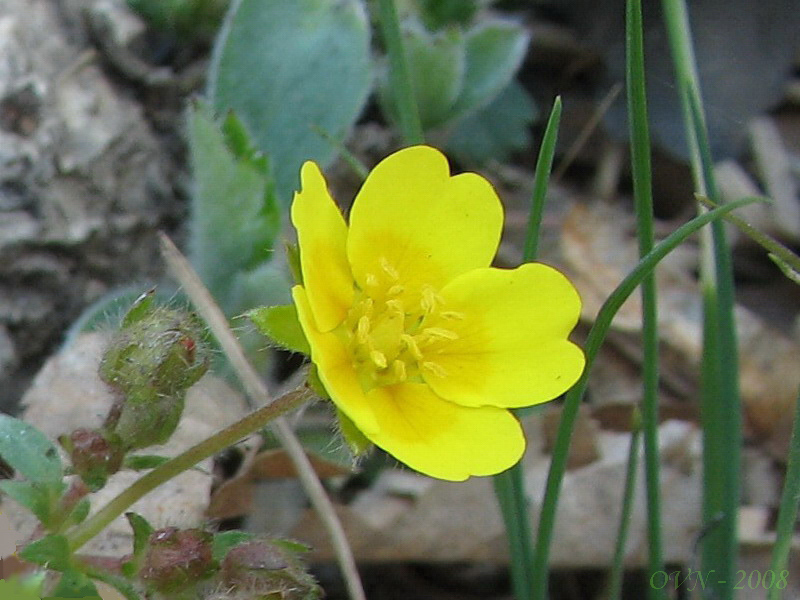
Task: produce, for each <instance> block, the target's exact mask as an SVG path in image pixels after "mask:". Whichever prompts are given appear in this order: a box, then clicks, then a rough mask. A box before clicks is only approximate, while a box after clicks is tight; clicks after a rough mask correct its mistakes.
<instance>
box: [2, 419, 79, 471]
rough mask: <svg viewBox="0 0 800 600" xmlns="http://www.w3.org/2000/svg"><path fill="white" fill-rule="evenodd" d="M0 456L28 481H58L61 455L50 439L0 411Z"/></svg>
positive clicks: (60, 469) (32, 427)
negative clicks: (59, 455)
mask: <svg viewBox="0 0 800 600" xmlns="http://www.w3.org/2000/svg"><path fill="white" fill-rule="evenodd" d="M0 456H1V457H2V458H3V459H4V460H5V461H6V462H7V463H8V464H9V465H11V466H12V467H14V469H15V470H16V471H18V472H19V473H21V474H22V475H23V476H25V477H26V478H27V479H30V480H31V481H35V482H41V483H55V482H60V481H61V478H62V475H63V469H62V466H61V459H60V458H59V457H58V450H56V447H55V445H53V442H51V441H50V440H49V439H48V438H47V436H46V435H45V434H43V433H42V432H41V431H39V430H38V429H36V428H35V427H34V426H33V425H29V424H28V423H25V422H24V421H20V420H19V419H15V418H14V417H10V416H8V415H4V414H0Z"/></svg>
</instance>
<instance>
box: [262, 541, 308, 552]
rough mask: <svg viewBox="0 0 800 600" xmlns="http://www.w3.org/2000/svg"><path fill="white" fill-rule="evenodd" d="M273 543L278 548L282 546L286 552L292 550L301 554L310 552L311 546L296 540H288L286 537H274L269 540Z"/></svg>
mask: <svg viewBox="0 0 800 600" xmlns="http://www.w3.org/2000/svg"><path fill="white" fill-rule="evenodd" d="M271 541H272V543H273V544H275V545H276V546H278V547H279V548H283V549H284V550H286V551H287V552H294V553H295V554H301V553H306V552H311V550H313V548H312V547H311V546H309V545H308V544H304V543H303V542H298V541H297V540H288V539H286V538H276V539H274V540H271Z"/></svg>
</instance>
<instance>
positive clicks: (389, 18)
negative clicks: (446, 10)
mask: <svg viewBox="0 0 800 600" xmlns="http://www.w3.org/2000/svg"><path fill="white" fill-rule="evenodd" d="M378 7H379V15H380V24H381V30H382V31H383V40H384V43H385V44H386V53H387V54H388V55H389V85H390V88H391V91H392V97H393V99H394V102H395V105H396V107H397V113H398V115H399V116H400V129H401V130H402V134H403V138H404V139H405V141H406V143H407V144H411V145H413V144H421V143H423V142H424V141H425V138H424V136H423V134H422V124H421V123H420V119H419V111H418V110H417V101H416V99H415V98H414V87H413V84H412V82H411V75H410V72H409V68H408V60H407V58H406V53H405V49H404V48H403V35H402V33H401V32H400V23H399V21H398V19H397V9H396V8H395V5H394V0H378Z"/></svg>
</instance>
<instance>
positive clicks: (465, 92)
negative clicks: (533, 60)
mask: <svg viewBox="0 0 800 600" xmlns="http://www.w3.org/2000/svg"><path fill="white" fill-rule="evenodd" d="M529 37H530V36H529V35H528V33H527V31H525V29H524V28H523V27H522V25H518V24H516V23H512V22H508V21H484V22H483V23H481V24H480V25H478V26H476V27H474V28H473V29H471V30H470V31H469V32H467V34H466V50H467V59H466V60H467V67H466V72H465V74H464V85H463V86H462V91H461V95H460V96H459V98H458V100H457V101H456V103H455V105H454V106H453V114H454V115H458V116H463V115H466V114H468V113H470V112H472V111H475V110H477V109H479V108H481V107H483V106H486V105H487V104H488V103H489V102H491V100H492V98H494V97H495V96H497V94H499V93H500V91H501V90H502V89H503V88H505V87H506V86H507V85H508V84H509V82H510V81H511V80H512V78H513V77H514V75H515V74H516V72H517V70H518V69H519V66H520V65H521V64H522V59H523V58H525V52H526V51H527V49H528V41H529Z"/></svg>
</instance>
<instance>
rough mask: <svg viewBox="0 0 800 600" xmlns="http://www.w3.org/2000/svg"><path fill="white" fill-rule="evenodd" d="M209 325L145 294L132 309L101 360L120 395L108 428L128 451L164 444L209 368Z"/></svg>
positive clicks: (107, 378)
mask: <svg viewBox="0 0 800 600" xmlns="http://www.w3.org/2000/svg"><path fill="white" fill-rule="evenodd" d="M208 363H209V358H208V351H207V348H206V344H205V330H204V328H203V326H202V324H201V323H200V321H199V320H198V318H197V317H196V316H195V315H193V314H192V313H189V312H187V311H185V310H182V309H177V308H166V307H162V306H155V305H153V295H152V293H150V294H145V295H143V296H142V297H141V298H139V300H137V301H136V303H135V304H134V305H133V306H132V307H131V309H130V310H129V311H128V314H127V315H126V316H125V317H124V319H123V321H122V327H121V328H120V329H119V331H118V332H117V333H116V334H115V335H114V337H113V338H112V340H111V342H110V344H109V347H108V350H107V351H106V353H105V355H104V356H103V359H102V361H101V363H100V376H101V377H102V378H103V380H104V381H105V382H106V383H108V384H109V385H111V386H112V387H113V388H114V389H116V390H117V391H118V392H119V394H120V399H119V400H118V402H117V404H116V405H115V406H114V408H112V410H111V412H110V413H109V416H108V418H107V419H106V423H105V428H106V429H107V430H108V431H113V432H114V433H115V434H117V435H118V436H119V438H120V440H121V442H122V445H123V447H124V448H125V449H126V450H132V449H137V448H144V447H146V446H152V445H155V444H161V443H164V442H165V441H167V440H168V439H169V437H170V436H171V435H172V433H173V432H174V431H175V428H176V427H177V425H178V421H179V420H180V417H181V414H182V413H183V403H184V398H185V396H186V390H188V389H189V387H191V386H192V385H193V384H194V383H196V382H197V380H198V379H200V377H202V376H203V375H204V374H205V372H206V371H207V370H208Z"/></svg>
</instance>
